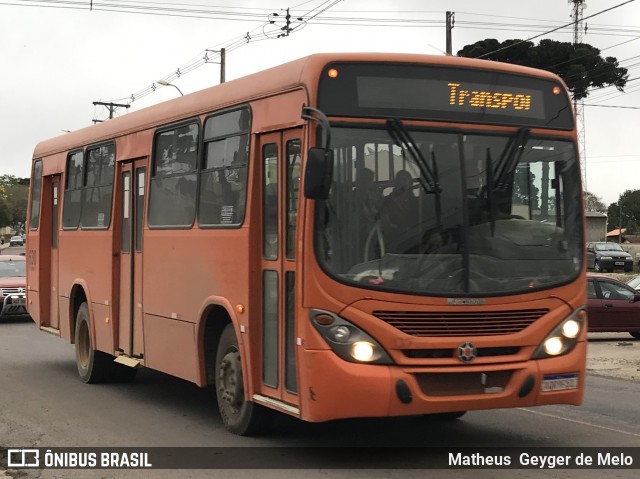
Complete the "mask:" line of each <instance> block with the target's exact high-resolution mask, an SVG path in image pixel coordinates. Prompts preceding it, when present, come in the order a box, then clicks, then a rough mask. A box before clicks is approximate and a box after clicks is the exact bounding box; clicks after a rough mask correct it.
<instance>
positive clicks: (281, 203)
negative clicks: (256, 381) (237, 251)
mask: <svg viewBox="0 0 640 479" xmlns="http://www.w3.org/2000/svg"><path fill="white" fill-rule="evenodd" d="M301 138H302V128H295V129H290V130H285V131H281V132H276V133H269V134H265V135H262V136H260V137H259V151H260V161H261V183H260V187H261V191H262V194H261V204H262V218H261V220H262V221H261V223H262V260H261V285H262V323H261V324H262V328H261V330H262V345H261V346H262V348H261V349H262V368H261V370H262V371H261V388H260V395H259V397H254V400H256V401H258V402H268V403H269V404H271V405H276V406H277V407H280V409H284V410H287V411H289V412H293V413H296V412H297V410H298V406H299V398H298V380H297V377H298V376H297V367H296V345H295V331H294V311H295V309H294V308H295V284H296V258H295V255H296V226H297V218H298V196H299V191H298V187H299V179H300V148H301ZM265 398H268V400H266V399H265ZM273 400H276V401H273Z"/></svg>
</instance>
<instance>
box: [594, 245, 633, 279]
mask: <svg viewBox="0 0 640 479" xmlns="http://www.w3.org/2000/svg"><path fill="white" fill-rule="evenodd" d="M587 268H593V269H594V270H595V271H613V270H616V269H623V270H624V271H626V272H629V271H633V258H632V257H631V255H630V254H629V253H627V252H626V251H625V250H623V249H622V246H620V245H619V244H618V243H609V242H596V243H587Z"/></svg>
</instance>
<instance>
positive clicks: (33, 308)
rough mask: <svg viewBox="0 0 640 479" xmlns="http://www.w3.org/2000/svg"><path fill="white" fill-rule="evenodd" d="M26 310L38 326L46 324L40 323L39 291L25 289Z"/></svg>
mask: <svg viewBox="0 0 640 479" xmlns="http://www.w3.org/2000/svg"><path fill="white" fill-rule="evenodd" d="M27 312H28V313H29V315H30V316H31V319H33V321H34V322H35V323H36V324H37V325H38V327H40V326H46V325H44V324H42V315H41V313H40V293H39V292H38V291H34V290H32V289H27Z"/></svg>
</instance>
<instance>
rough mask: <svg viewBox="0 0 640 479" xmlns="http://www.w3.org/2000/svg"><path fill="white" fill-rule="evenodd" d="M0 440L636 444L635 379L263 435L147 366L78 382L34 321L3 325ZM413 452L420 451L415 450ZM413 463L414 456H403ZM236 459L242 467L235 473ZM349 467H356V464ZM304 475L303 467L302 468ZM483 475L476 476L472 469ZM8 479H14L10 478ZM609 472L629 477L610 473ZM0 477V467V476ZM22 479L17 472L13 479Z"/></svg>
mask: <svg viewBox="0 0 640 479" xmlns="http://www.w3.org/2000/svg"><path fill="white" fill-rule="evenodd" d="M0 368H1V369H0V445H4V446H6V447H29V446H38V447H62V446H68V447H71V446H95V447H144V446H147V447H165V446H177V447H191V446H207V447H208V446H211V447H221V446H224V447H232V446H237V447H243V448H247V454H246V459H247V460H251V456H252V454H255V451H256V449H254V447H267V446H277V447H298V446H306V447H324V446H337V447H345V446H366V447H371V446H379V447H387V446H397V447H403V448H409V447H415V446H420V447H436V446H444V447H464V446H467V447H474V448H475V447H481V446H484V447H487V446H495V447H507V446H511V447H525V448H530V447H543V446H544V447H555V448H566V447H603V446H610V447H640V413H639V409H640V407H639V406H638V399H637V398H638V397H640V383H638V382H633V381H624V380H617V379H610V378H605V377H597V376H590V377H589V378H588V381H587V382H588V388H587V394H586V401H585V404H584V406H582V407H579V408H576V407H570V406H567V407H565V406H549V407H543V408H536V409H511V410H500V411H479V412H470V413H468V414H467V415H466V416H465V417H464V418H462V419H461V420H458V421H455V422H453V423H449V424H443V423H437V422H433V421H427V420H423V419H418V420H416V419H415V418H400V419H385V420H351V421H336V422H332V423H327V424H307V423H302V422H299V421H296V420H293V419H288V418H283V419H282V420H281V421H279V422H278V427H277V429H276V430H274V431H273V432H272V434H271V435H270V436H268V437H260V438H241V437H237V436H234V435H231V434H229V433H227V432H226V431H225V430H224V428H223V427H222V424H221V422H220V419H219V417H218V415H217V412H216V405H215V402H214V399H213V397H212V393H211V391H209V390H202V389H199V388H197V387H196V386H195V385H193V384H191V383H187V382H185V381H182V380H179V379H176V378H172V377H170V376H166V375H163V374H160V373H156V372H154V371H149V370H141V371H140V374H139V376H138V378H137V379H136V381H135V382H134V383H132V384H108V385H85V384H83V383H81V382H80V381H79V380H78V378H77V373H76V369H75V362H74V352H73V346H71V345H69V344H67V343H66V342H65V341H63V340H60V339H59V338H57V337H54V336H51V335H48V334H46V333H42V332H40V331H38V330H37V329H36V328H35V325H34V324H33V323H31V322H30V321H15V320H14V321H10V322H6V323H3V324H0ZM409 454H410V455H411V454H413V455H414V456H413V457H414V458H415V457H416V456H415V455H424V454H425V453H424V450H423V451H414V452H410V453H409ZM409 459H411V456H410V457H409ZM243 464H244V462H243V460H240V461H239V463H238V467H242V465H243ZM356 466H357V464H356V463H355V462H354V463H353V467H356ZM300 467H302V468H306V467H307V466H306V465H305V463H304V462H303V463H302V464H301V466H300ZM257 472H258V471H250V470H249V471H247V470H226V471H225V470H208V471H198V470H190V471H171V470H154V471H110V470H82V471H79V470H76V471H66V470H62V471H61V470H44V471H33V470H30V471H26V473H24V472H23V471H20V474H26V475H22V476H20V477H25V478H29V479H30V478H42V479H50V478H65V479H67V478H76V477H77V478H111V477H114V478H125V477H126V478H129V477H131V478H138V477H149V478H165V477H166V478H170V477H181V478H184V477H221V478H222V477H225V478H236V477H238V478H239V477H255V476H256V475H257ZM433 472H438V474H437V476H438V477H441V476H444V477H447V476H448V477H469V478H471V477H473V478H477V477H504V478H507V477H509V478H510V477H513V474H514V473H516V474H517V475H518V477H529V476H530V475H532V474H533V473H532V471H519V472H516V471H510V470H490V471H488V470H484V471H477V470H475V471H474V470H457V471H452V470H449V471H433ZM480 473H482V474H480ZM602 473H603V471H597V470H586V471H585V470H582V471H576V470H565V471H560V470H545V471H537V473H535V474H536V476H538V475H539V474H542V476H543V477H550V478H551V477H554V478H555V477H580V478H585V477H586V478H589V477H593V478H596V477H602ZM12 474H13V475H14V476H16V475H15V474H14V473H12ZM300 474H301V473H300V472H299V471H292V470H268V471H260V476H262V477H267V478H271V477H274V478H275V477H292V478H293V477H296V478H299V477H300ZM613 474H614V475H615V477H635V476H636V475H637V470H636V471H629V470H626V471H623V470H618V471H615V472H614V473H613ZM303 475H304V476H305V479H307V477H319V478H320V477H322V478H333V477H353V478H360V477H362V478H365V477H367V478H369V477H389V478H396V477H397V478H400V477H402V478H412V477H416V478H417V477H420V478H423V477H426V476H427V475H431V474H430V473H429V471H424V470H422V471H419V470H418V471H416V470H369V471H367V470H353V471H345V470H337V469H336V470H317V469H314V470H311V471H305V472H304V473H303ZM0 477H2V472H0ZM16 477H18V476H16Z"/></svg>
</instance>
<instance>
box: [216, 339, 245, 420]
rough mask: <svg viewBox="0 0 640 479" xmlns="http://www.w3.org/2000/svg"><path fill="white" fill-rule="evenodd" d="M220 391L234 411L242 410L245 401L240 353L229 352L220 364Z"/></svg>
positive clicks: (223, 398)
mask: <svg viewBox="0 0 640 479" xmlns="http://www.w3.org/2000/svg"><path fill="white" fill-rule="evenodd" d="M218 379H219V381H218V384H219V386H218V390H219V392H220V397H221V398H222V400H223V401H224V402H226V403H227V404H228V405H229V406H231V407H233V408H234V409H238V408H240V406H242V402H243V401H244V388H243V384H242V365H241V362H240V353H239V352H238V351H230V352H228V353H227V354H226V355H225V356H224V358H222V361H221V363H220V368H219V370H218Z"/></svg>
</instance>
